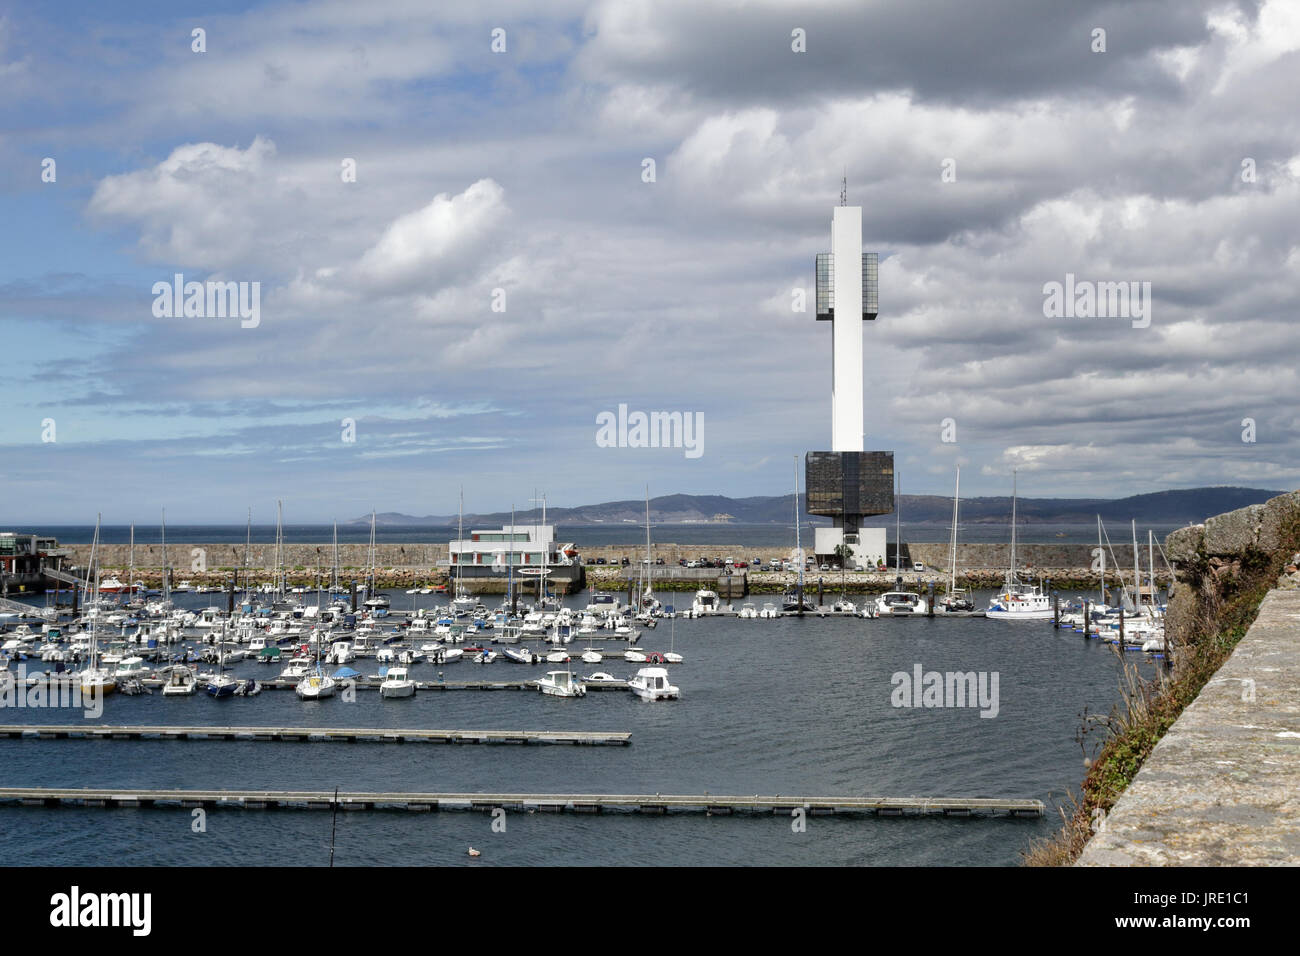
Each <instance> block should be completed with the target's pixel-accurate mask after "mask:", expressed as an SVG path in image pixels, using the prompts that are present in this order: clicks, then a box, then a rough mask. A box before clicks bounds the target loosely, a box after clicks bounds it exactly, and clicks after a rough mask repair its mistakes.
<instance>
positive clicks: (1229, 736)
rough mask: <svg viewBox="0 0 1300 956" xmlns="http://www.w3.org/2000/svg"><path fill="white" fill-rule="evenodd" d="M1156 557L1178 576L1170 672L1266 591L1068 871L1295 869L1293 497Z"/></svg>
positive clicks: (1190, 661) (1298, 805) (1296, 532)
mask: <svg viewBox="0 0 1300 956" xmlns="http://www.w3.org/2000/svg"><path fill="white" fill-rule="evenodd" d="M1165 550H1166V551H1167V552H1168V554H1169V557H1170V558H1171V559H1172V560H1173V561H1174V562H1175V564H1176V568H1177V583H1176V585H1175V589H1174V593H1173V595H1172V597H1171V598H1170V602H1169V616H1168V619H1167V624H1166V629H1167V633H1168V635H1169V640H1170V645H1171V651H1172V655H1173V659H1174V666H1175V676H1179V675H1180V674H1181V673H1182V672H1184V671H1186V672H1188V673H1192V672H1193V671H1192V669H1193V668H1194V666H1195V665H1194V660H1195V651H1196V649H1197V648H1198V647H1203V646H1205V645H1204V644H1203V642H1206V641H1211V642H1213V641H1217V640H1222V639H1224V631H1225V628H1227V627H1228V626H1229V625H1230V624H1231V622H1234V621H1238V622H1240V621H1241V620H1242V618H1241V614H1242V612H1243V610H1246V608H1245V605H1246V604H1253V602H1254V601H1255V600H1256V599H1257V598H1256V595H1258V594H1259V591H1260V589H1261V588H1268V590H1267V592H1266V593H1265V594H1264V597H1263V600H1262V602H1261V603H1260V604H1259V606H1258V614H1257V615H1256V616H1255V618H1254V620H1253V622H1252V623H1251V624H1250V627H1249V628H1248V629H1247V630H1246V632H1245V634H1244V635H1243V636H1242V637H1241V639H1240V641H1239V642H1238V643H1237V645H1236V646H1235V647H1234V648H1233V650H1232V653H1231V654H1230V655H1229V656H1228V658H1227V660H1226V661H1225V662H1224V663H1223V664H1222V665H1221V666H1220V667H1219V668H1218V670H1217V671H1215V672H1214V674H1213V676H1212V677H1210V678H1209V679H1208V680H1207V681H1206V682H1205V684H1204V686H1203V687H1202V688H1201V689H1200V692H1199V693H1198V694H1197V696H1196V699H1195V700H1193V701H1192V702H1191V703H1190V704H1188V705H1187V707H1186V708H1185V709H1184V710H1183V712H1182V713H1181V714H1180V715H1179V716H1178V719H1177V720H1175V721H1174V723H1173V724H1172V725H1171V726H1170V728H1169V730H1168V731H1166V733H1165V734H1164V736H1163V737H1161V738H1160V741H1159V743H1157V744H1156V745H1155V747H1154V748H1153V749H1152V751H1151V753H1150V755H1149V756H1148V757H1147V759H1146V760H1145V761H1144V762H1143V764H1142V767H1141V769H1139V770H1138V772H1137V774H1136V775H1135V776H1134V777H1133V780H1132V782H1131V783H1130V784H1129V786H1128V787H1127V788H1126V789H1125V790H1124V792H1123V793H1122V794H1121V795H1120V797H1119V799H1118V800H1116V801H1115V804H1114V806H1113V807H1111V810H1110V813H1109V814H1107V815H1106V817H1105V818H1104V820H1103V821H1101V822H1100V825H1099V826H1098V828H1097V830H1096V831H1095V833H1094V835H1093V836H1092V838H1091V839H1090V840H1089V841H1088V843H1087V845H1086V846H1085V847H1084V849H1083V852H1082V853H1081V854H1080V856H1079V859H1078V863H1077V865H1079V866H1170V865H1177V866H1243V865H1246V866H1295V865H1298V864H1300V553H1297V552H1298V551H1300V492H1289V493H1288V494H1285V495H1279V496H1278V497H1276V498H1273V499H1271V500H1270V501H1267V502H1265V503H1264V504H1262V505H1251V506H1249V507H1246V508H1240V509H1238V510H1236V511H1230V512H1228V513H1227V514H1221V515H1216V516H1215V517H1213V518H1208V519H1206V521H1205V523H1204V524H1199V525H1194V526H1192V527H1189V528H1183V529H1180V530H1179V531H1175V532H1174V533H1173V534H1171V535H1169V537H1168V538H1167V539H1166V544H1165ZM1238 626H1240V625H1238Z"/></svg>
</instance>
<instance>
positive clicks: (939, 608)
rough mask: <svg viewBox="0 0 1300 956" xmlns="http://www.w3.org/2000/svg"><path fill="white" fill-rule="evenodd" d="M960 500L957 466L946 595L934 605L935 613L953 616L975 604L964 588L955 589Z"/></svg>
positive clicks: (959, 476)
mask: <svg viewBox="0 0 1300 956" xmlns="http://www.w3.org/2000/svg"><path fill="white" fill-rule="evenodd" d="M960 500H961V465H958V466H957V484H956V487H955V488H954V489H953V493H952V542H951V544H950V545H949V548H948V593H947V594H946V595H945V596H944V598H943V600H941V601H939V602H938V603H936V604H935V608H934V609H935V611H936V612H937V613H941V614H953V613H956V612H966V611H974V610H975V602H974V601H972V600H971V599H970V596H969V595H968V594H967V593H966V591H965V589H964V588H959V587H957V511H958V508H957V503H958V502H959V501H960Z"/></svg>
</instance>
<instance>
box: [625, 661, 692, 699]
mask: <svg viewBox="0 0 1300 956" xmlns="http://www.w3.org/2000/svg"><path fill="white" fill-rule="evenodd" d="M627 686H628V687H630V688H631V689H632V693H634V694H635V695H636V696H637V697H640V698H641V699H642V700H677V699H679V698H680V697H681V693H682V692H681V690H680V688H678V687H675V686H673V685H672V684H671V683H669V681H668V670H667V669H666V668H663V667H642V668H641V669H640V670H638V671H637V672H636V675H635V676H633V677H631V678H629V680H628V682H627Z"/></svg>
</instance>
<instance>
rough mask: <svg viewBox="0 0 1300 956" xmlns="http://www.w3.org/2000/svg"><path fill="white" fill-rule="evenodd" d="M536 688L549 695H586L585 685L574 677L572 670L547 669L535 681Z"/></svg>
mask: <svg viewBox="0 0 1300 956" xmlns="http://www.w3.org/2000/svg"><path fill="white" fill-rule="evenodd" d="M537 689H538V690H540V691H541V692H542V693H543V694H547V695H549V696H551V697H585V696H587V685H586V684H584V683H583V682H582V681H581V680H579V679H577V678H575V677H574V676H573V672H572V671H547V672H546V676H545V677H543V678H541V679H540V680H538V681H537Z"/></svg>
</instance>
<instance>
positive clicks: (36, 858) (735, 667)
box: [0, 593, 1150, 866]
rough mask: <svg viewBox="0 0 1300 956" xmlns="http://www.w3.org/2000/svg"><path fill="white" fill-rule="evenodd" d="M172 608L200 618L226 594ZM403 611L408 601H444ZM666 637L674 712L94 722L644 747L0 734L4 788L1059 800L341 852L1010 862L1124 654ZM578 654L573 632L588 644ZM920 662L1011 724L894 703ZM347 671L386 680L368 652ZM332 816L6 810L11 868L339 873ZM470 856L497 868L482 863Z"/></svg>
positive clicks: (276, 693)
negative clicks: (980, 694) (966, 683)
mask: <svg viewBox="0 0 1300 956" xmlns="http://www.w3.org/2000/svg"><path fill="white" fill-rule="evenodd" d="M178 597H179V599H181V600H185V601H186V602H187V603H190V604H192V605H193V606H203V605H205V604H207V603H212V602H210V601H209V600H208V599H209V598H211V597H219V596H217V595H204V596H198V595H183V596H178ZM391 597H392V600H393V606H394V609H404V608H406V607H409V606H410V604H411V603H412V602H413V601H419V602H429V604H430V606H431V605H432V602H434V601H435V600H436V597H435V596H428V597H421V596H416V597H412V596H407V595H404V594H401V593H394V594H392V595H391ZM981 597H985V596H981ZM309 600H310V599H309ZM222 603H224V602H222ZM570 603H573V601H572V600H571V601H570ZM578 603H579V604H581V603H583V602H582V601H581V600H579V602H578ZM670 637H671V640H672V642H673V643H674V645H675V649H676V650H677V651H678V652H680V653H682V654H683V655H684V656H685V662H684V663H682V664H679V665H674V666H673V667H672V675H673V680H674V682H675V683H676V684H678V685H679V686H680V687H681V689H682V697H681V700H679V701H672V702H659V703H646V702H642V701H640V700H638V699H637V698H635V697H633V696H632V695H631V694H628V693H624V692H604V693H591V694H588V695H587V696H586V697H585V698H579V699H560V698H554V697H548V696H544V695H542V694H539V693H536V692H533V691H495V692H488V691H422V692H419V693H417V695H416V696H415V697H414V698H412V699H408V700H384V699H381V698H380V697H379V695H378V693H377V692H375V691H372V690H363V691H359V692H358V693H357V694H356V700H355V702H351V703H349V702H345V701H344V700H343V699H341V698H334V699H329V700H325V701H319V702H304V701H301V700H299V699H298V698H297V696H296V695H295V694H294V693H293V692H292V691H283V690H267V691H264V692H263V693H261V694H260V695H258V696H256V697H251V698H231V699H226V700H214V699H212V698H209V697H208V696H206V695H203V694H198V695H196V696H193V697H187V698H166V699H164V698H163V697H161V696H160V695H159V694H157V693H155V694H153V695H150V696H137V697H126V696H122V695H114V696H111V697H109V698H108V699H107V701H106V702H105V706H104V713H103V716H102V718H100V720H101V722H102V723H106V724H160V723H169V724H187V725H254V726H275V725H280V726H286V725H299V726H322V727H325V726H349V727H371V726H374V727H395V728H396V727H405V728H437V729H500V730H602V731H630V732H631V733H632V744H631V746H629V747H574V746H520V745H492V746H471V745H446V744H421V743H406V744H374V743H353V744H348V743H326V742H318V743H293V742H283V743H282V742H262V741H230V742H224V741H184V740H178V741H161V740H141V741H128V740H114V741H85V740H34V739H22V740H0V752H2V754H3V759H2V761H0V766H3V768H4V769H3V771H2V772H0V786H13V787H17V786H22V787H39V786H45V787H121V788H124V789H125V788H179V789H183V788H215V789H221V788H225V789H265V790H295V789H311V790H333V789H334V788H335V787H338V788H339V789H341V790H345V791H346V790H358V791H438V792H465V791H484V792H512V793H519V792H527V793H548V792H591V793H715V794H799V795H808V796H818V795H834V796H849V795H869V796H933V797H958V796H965V797H1002V798H1037V799H1040V800H1042V801H1044V803H1045V804H1047V814H1046V815H1045V817H1044V818H1042V819H1025V818H1019V819H1004V818H978V817H976V818H943V817H870V816H867V817H856V816H855V817H823V816H814V817H809V818H808V819H807V821H806V829H805V830H804V831H803V832H796V830H797V828H794V827H792V820H791V819H790V818H789V817H787V816H783V815H778V816H770V817H769V816H757V817H748V816H735V817H728V816H716V815H715V816H705V815H702V814H683V815H670V816H667V817H653V816H640V815H634V814H601V815H598V816H597V815H592V816H573V815H567V814H543V813H526V812H509V813H507V815H506V817H505V830H504V832H495V831H494V829H493V826H492V823H493V821H492V818H491V817H490V816H489V815H487V814H484V813H477V812H441V813H439V812H434V813H422V814H416V813H409V812H402V811H365V812H346V813H345V812H340V813H339V814H338V818H337V832H336V834H335V837H334V862H335V863H336V864H340V865H347V864H365V865H372V864H414V865H424V864H472V865H476V866H491V865H494V864H502V865H504V864H516V865H539V864H576V865H623V864H627V865H631V864H677V865H700V864H752V865H776V864H780V865H803V864H806V865H906V864H916V865H1014V864H1016V863H1017V862H1018V855H1019V852H1020V851H1021V850H1022V849H1024V848H1025V847H1026V846H1027V845H1028V844H1029V843H1030V841H1031V840H1033V839H1034V838H1036V837H1045V836H1048V835H1049V834H1050V833H1051V832H1052V831H1054V830H1055V829H1056V828H1057V826H1058V825H1059V815H1058V814H1057V812H1056V807H1057V806H1058V805H1060V804H1061V803H1062V801H1063V800H1064V798H1065V794H1066V792H1067V790H1068V789H1070V788H1072V787H1076V786H1077V785H1078V783H1079V781H1080V780H1081V779H1082V776H1083V773H1084V767H1083V754H1082V752H1081V750H1080V746H1079V744H1078V743H1077V741H1076V739H1075V737H1076V733H1077V730H1078V728H1079V726H1080V722H1081V718H1080V715H1081V713H1082V712H1083V711H1084V709H1085V708H1088V709H1089V710H1090V711H1093V712H1095V711H1099V710H1100V711H1103V712H1104V711H1108V710H1109V709H1110V708H1111V707H1112V705H1114V704H1115V703H1116V702H1117V701H1118V699H1119V688H1120V684H1121V680H1122V675H1121V664H1120V662H1119V660H1118V659H1117V657H1116V653H1115V651H1114V649H1113V648H1112V647H1110V646H1109V645H1106V644H1103V643H1101V642H1098V641H1095V640H1094V641H1089V640H1085V639H1084V638H1083V637H1082V636H1081V635H1079V634H1075V633H1073V632H1071V631H1064V630H1063V631H1059V632H1057V631H1054V630H1053V629H1052V626H1051V624H1050V622H1047V623H1021V624H1011V623H1001V622H995V621H988V620H981V619H945V618H943V617H941V616H940V617H935V618H933V619H924V618H921V619H914V620H908V619H890V618H882V619H877V620H864V619H861V618H825V619H819V618H816V617H806V618H803V619H798V618H781V619H777V620H743V619H737V618H732V617H716V618H704V619H697V620H678V621H676V622H675V623H674V622H670V621H667V620H665V621H663V622H661V623H660V625H659V627H658V628H657V629H654V630H650V631H645V632H643V635H642V638H641V641H640V644H639V646H640V647H641V648H642V649H645V650H667V649H668V647H669V643H670ZM601 643H602V642H599V641H597V642H596V648H597V649H598V650H599V649H601ZM581 646H582V644H581V639H576V640H575V643H574V644H573V645H571V647H572V648H580V647H581ZM608 646H609V651H610V653H609V656H608V657H607V659H606V661H605V662H604V663H602V664H598V665H588V664H581V663H579V662H577V659H576V652H575V663H574V665H573V666H574V668H575V670H577V671H580V672H581V673H584V674H585V673H589V672H591V671H593V670H606V671H609V672H611V673H613V674H614V675H615V676H618V677H626V676H630V675H631V673H632V672H633V671H634V670H635V668H636V667H637V666H639V665H633V664H628V663H625V662H624V661H623V660H622V653H621V650H622V647H623V645H622V644H617V643H614V642H610V643H609V645H608ZM615 648H617V649H618V650H617V651H615V650H614V649H615ZM1129 657H1130V659H1141V658H1142V657H1143V655H1141V654H1140V653H1132V652H1130V654H1129ZM918 664H919V665H921V667H922V669H923V670H924V671H939V672H948V671H961V672H968V671H975V672H980V673H984V674H990V675H991V674H996V675H997V678H998V685H997V686H998V696H997V713H996V716H993V717H981V716H980V709H979V708H977V707H965V708H958V707H932V708H926V707H921V708H914V707H913V708H909V707H898V706H894V703H895V702H896V700H895V701H891V694H892V693H893V691H894V682H893V680H892V678H893V675H895V674H896V673H906V674H908V675H911V674H912V673H913V671H914V668H915V666H916V665H918ZM28 666H29V667H30V668H31V669H37V668H38V667H39V666H40V665H39V662H36V661H31V662H29V665H28ZM352 666H354V667H356V668H357V669H358V670H360V671H362V672H363V673H374V672H376V671H377V666H376V663H375V661H374V660H373V659H363V660H361V661H359V662H356V663H354V664H353V665H352ZM554 666H555V665H550V667H554ZM1142 666H1144V667H1147V668H1149V666H1150V665H1146V664H1145V663H1144V664H1143V665H1142ZM547 669H548V665H546V664H542V665H537V666H528V665H520V664H514V663H510V662H507V661H505V660H504V659H502V660H498V661H497V662H495V663H493V664H490V665H486V666H481V665H475V664H472V663H469V662H458V663H455V664H452V665H445V666H443V667H442V668H436V667H434V666H432V665H428V664H417V665H415V666H414V668H413V676H414V677H415V678H416V679H418V680H436V679H437V675H438V671H439V670H441V671H442V673H443V674H444V675H445V677H446V679H447V680H449V681H451V680H471V679H481V680H509V679H515V680H518V679H532V678H536V677H540V676H541V675H542V673H544V672H545V671H546V670H547ZM278 670H279V668H278V667H276V666H274V665H269V666H268V665H261V664H258V663H257V662H255V661H244V662H240V663H239V664H236V665H234V666H233V667H232V671H233V673H234V674H235V675H236V676H238V677H258V678H269V677H273V676H276V672H278ZM80 719H81V712H80V711H69V710H55V709H49V710H26V709H11V708H4V709H0V722H4V723H74V722H77V721H79V720H80ZM332 822H333V821H332V819H331V814H330V813H329V812H322V811H319V810H233V809H231V810H224V809H212V810H209V811H207V814H206V821H205V829H204V831H203V832H194V828H195V825H196V824H195V821H194V819H193V817H192V813H191V811H190V810H186V809H179V808H177V809H171V808H155V809H136V810H129V809H112V810H105V809H93V808H71V807H67V808H58V809H42V808H27V807H3V808H0V847H3V849H0V863H4V864H6V865H37V864H40V865H59V864H85V863H87V862H95V863H118V864H140V865H168V866H172V865H185V864H217V865H220V864H231V865H253V864H257V865H277V864H286V865H287V864H293V865H322V866H323V865H326V864H327V863H328V862H329V859H330V842H331V827H332ZM497 828H498V829H500V823H498V825H497ZM470 846H474V847H476V848H478V849H479V850H480V851H481V853H482V855H481V856H480V857H478V858H476V859H471V858H469V857H468V856H467V850H468V848H469V847H470Z"/></svg>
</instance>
